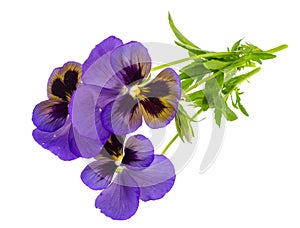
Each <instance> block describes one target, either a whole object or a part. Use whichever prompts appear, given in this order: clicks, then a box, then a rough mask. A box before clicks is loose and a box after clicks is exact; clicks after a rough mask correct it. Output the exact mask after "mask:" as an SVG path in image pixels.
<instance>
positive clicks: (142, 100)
mask: <svg viewBox="0 0 300 228" xmlns="http://www.w3.org/2000/svg"><path fill="white" fill-rule="evenodd" d="M82 68H83V76H82V81H83V85H82V86H81V87H80V88H79V89H78V90H77V91H76V93H75V95H74V97H73V99H72V101H71V103H72V113H71V115H72V123H73V126H74V128H75V131H76V132H77V133H78V135H79V136H84V137H86V138H89V139H91V140H92V141H95V140H96V139H97V138H99V137H100V142H99V143H98V144H97V145H95V146H94V147H93V146H92V144H91V143H89V145H88V146H89V148H90V149H88V150H86V149H85V148H86V146H85V145H82V146H79V147H80V148H79V150H80V152H82V153H84V154H83V156H85V157H93V156H95V155H96V154H97V153H98V152H99V149H101V148H102V147H103V144H104V143H105V142H106V140H107V138H108V137H109V135H110V133H113V134H116V135H125V134H128V133H131V132H134V131H135V130H137V129H138V128H139V127H140V126H141V124H142V120H143V119H144V121H145V122H146V124H147V125H148V126H149V127H151V128H161V127H164V126H166V125H167V124H168V123H169V122H170V121H171V120H172V119H173V118H174V116H175V114H176V112H177V109H178V101H179V99H180V96H181V87H180V79H179V77H178V75H177V73H176V72H175V71H174V70H172V69H170V68H167V69H164V70H163V71H161V72H160V73H159V74H158V75H157V76H156V77H155V78H154V79H153V80H152V81H150V82H148V83H147V82H146V79H147V78H148V76H149V74H150V70H151V58H150V56H149V54H148V51H147V49H146V48H145V47H144V46H143V45H142V44H141V43H139V42H129V43H126V44H123V43H122V41H121V40H120V39H118V38H116V37H113V36H111V37H108V38H107V39H106V40H104V41H102V42H101V43H100V44H98V45H97V46H96V47H95V48H94V49H93V50H92V52H91V54H90V56H89V58H88V59H87V60H86V61H85V63H84V64H83V66H82ZM82 105H84V110H85V112H84V113H80V110H81V109H82ZM95 123H97V124H98V130H97V129H96V128H97V126H96V125H95ZM99 126H100V127H99ZM99 129H101V130H100V131H99Z"/></svg>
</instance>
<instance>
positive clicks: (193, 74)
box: [180, 60, 211, 81]
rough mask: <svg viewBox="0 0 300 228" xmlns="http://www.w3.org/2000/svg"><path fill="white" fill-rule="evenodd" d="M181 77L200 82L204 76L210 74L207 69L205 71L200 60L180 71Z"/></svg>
mask: <svg viewBox="0 0 300 228" xmlns="http://www.w3.org/2000/svg"><path fill="white" fill-rule="evenodd" d="M180 72H181V74H182V77H184V78H193V79H195V80H197V81H198V80H201V79H202V78H203V77H204V76H205V75H206V74H208V73H210V72H211V71H210V70H209V69H206V68H205V67H204V65H203V62H202V61H200V60H197V61H194V62H192V63H191V64H189V65H187V66H185V67H183V68H182V69H181V70H180Z"/></svg>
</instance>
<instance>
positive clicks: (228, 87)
mask: <svg viewBox="0 0 300 228" xmlns="http://www.w3.org/2000/svg"><path fill="white" fill-rule="evenodd" d="M260 69H261V68H259V67H258V68H255V69H254V70H252V71H250V72H248V73H245V74H242V75H240V76H237V77H234V78H231V79H230V80H228V81H227V82H226V83H225V85H224V88H223V90H222V93H223V94H225V95H229V94H230V93H231V92H232V91H233V90H234V89H235V88H236V87H237V86H238V85H239V84H241V83H242V82H244V81H245V80H248V79H249V78H250V77H251V76H253V75H254V74H256V73H257V72H259V71H260Z"/></svg>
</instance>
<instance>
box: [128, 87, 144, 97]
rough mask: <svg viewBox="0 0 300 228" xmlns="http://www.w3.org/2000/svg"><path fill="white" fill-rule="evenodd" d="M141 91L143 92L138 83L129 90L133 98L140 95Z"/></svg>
mask: <svg viewBox="0 0 300 228" xmlns="http://www.w3.org/2000/svg"><path fill="white" fill-rule="evenodd" d="M140 93H141V89H140V88H139V87H138V86H137V85H134V86H132V87H131V88H130V90H129V94H130V96H132V97H133V98H136V97H137V96H138V95H140Z"/></svg>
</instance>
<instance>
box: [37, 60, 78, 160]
mask: <svg viewBox="0 0 300 228" xmlns="http://www.w3.org/2000/svg"><path fill="white" fill-rule="evenodd" d="M81 75H82V68H81V64H79V63H76V62H67V63H65V64H64V65H63V66H62V67H59V68H56V69H54V70H53V72H52V74H51V76H50V78H49V81H48V89H47V95H48V98H49V99H48V100H45V101H42V102H40V103H39V104H37V105H36V106H35V108H34V110H33V113H32V121H33V123H34V125H35V126H36V127H37V128H36V129H35V130H34V131H33V132H32V135H33V138H34V139H35V141H36V142H37V143H39V144H40V145H41V146H42V147H44V148H45V149H48V150H50V151H51V152H52V153H54V154H55V155H57V156H58V157H59V158H60V159H62V160H73V159H75V158H77V157H78V154H77V151H78V149H77V147H76V144H75V140H74V137H73V131H72V127H71V125H72V124H71V122H70V118H69V113H68V106H69V102H70V99H71V97H72V94H73V92H74V91H75V90H76V88H77V85H78V83H79V82H80V81H81Z"/></svg>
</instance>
